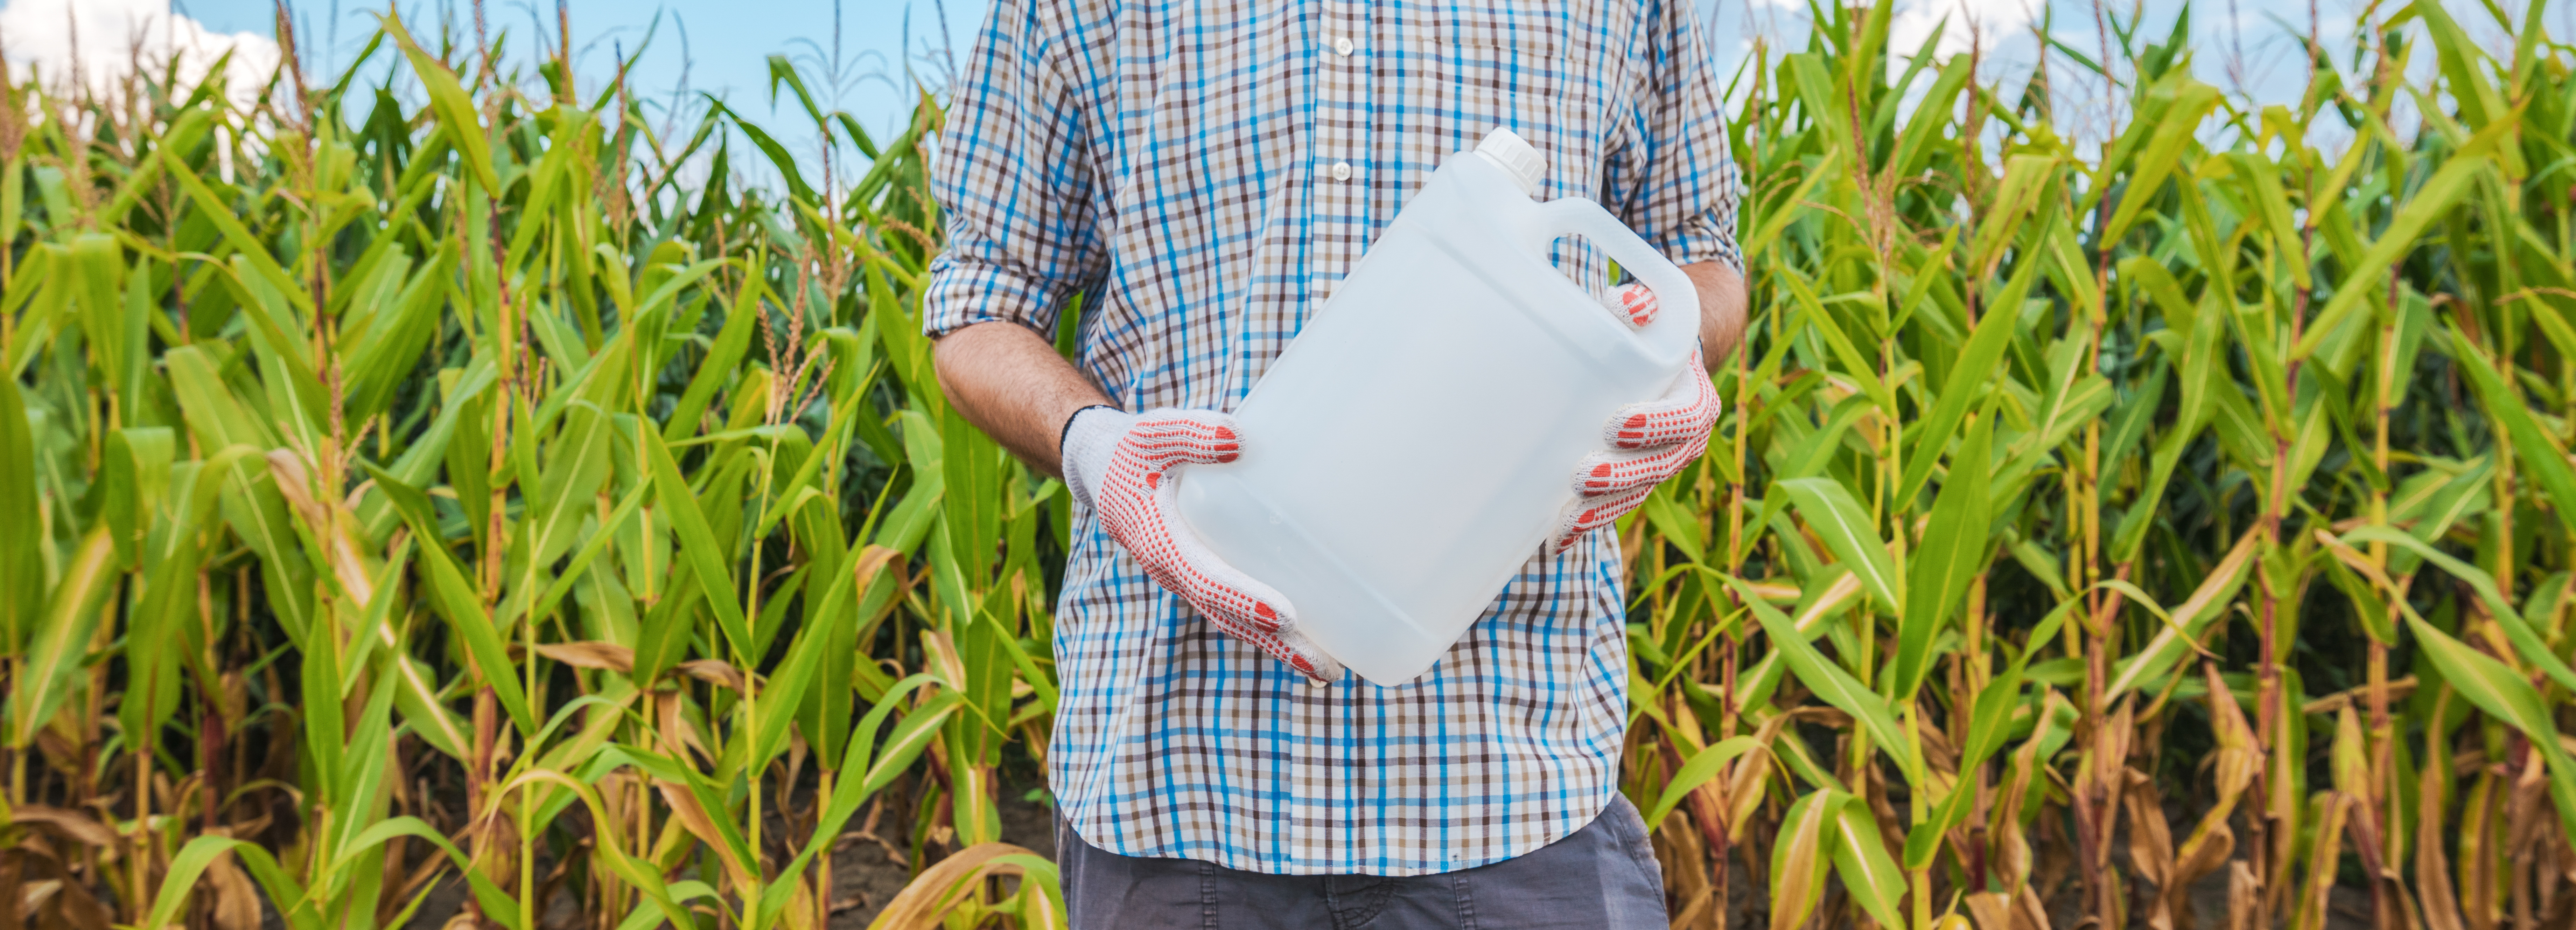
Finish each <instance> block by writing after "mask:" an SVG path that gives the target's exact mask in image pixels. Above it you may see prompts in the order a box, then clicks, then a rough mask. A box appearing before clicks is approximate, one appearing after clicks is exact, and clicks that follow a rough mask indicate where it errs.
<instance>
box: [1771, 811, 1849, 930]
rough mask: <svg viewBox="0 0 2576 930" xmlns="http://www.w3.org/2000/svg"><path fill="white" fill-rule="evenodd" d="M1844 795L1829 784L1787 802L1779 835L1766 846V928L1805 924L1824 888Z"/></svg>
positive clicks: (1773, 929) (1791, 928) (1779, 929)
mask: <svg viewBox="0 0 2576 930" xmlns="http://www.w3.org/2000/svg"><path fill="white" fill-rule="evenodd" d="M1845 797H1847V796H1846V795H1844V794H1842V793H1840V792H1837V791H1834V790H1832V789H1819V790H1817V791H1814V792H1810V793H1809V794H1807V796H1805V797H1802V798H1799V799H1798V800H1796V801H1795V802H1792V803H1791V804H1790V805H1789V810H1788V812H1787V813H1785V814H1783V815H1781V817H1780V833H1779V839H1778V840H1777V841H1775V842H1774V843H1773V844H1772V847H1771V930H1795V928H1797V927H1801V926H1804V925H1805V924H1806V922H1807V917H1808V916H1809V915H1811V914H1813V913H1815V910H1816V902H1817V901H1818V900H1819V899H1821V898H1823V897H1824V894H1825V874H1826V872H1825V870H1826V868H1827V867H1828V866H1829V865H1830V864H1831V863H1832V862H1833V855H1834V842H1835V840H1836V838H1837V832H1838V831H1836V830H1835V829H1834V824H1835V820H1836V814H1838V813H1840V811H1841V808H1842V806H1843V800H1844V798H1845Z"/></svg>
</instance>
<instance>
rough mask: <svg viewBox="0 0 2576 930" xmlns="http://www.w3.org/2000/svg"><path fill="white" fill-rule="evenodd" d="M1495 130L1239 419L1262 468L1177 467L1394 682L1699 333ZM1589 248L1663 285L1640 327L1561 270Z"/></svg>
mask: <svg viewBox="0 0 2576 930" xmlns="http://www.w3.org/2000/svg"><path fill="white" fill-rule="evenodd" d="M1542 171H1543V162H1542V161H1541V159H1540V157H1539V155H1538V153H1537V152H1536V151H1535V150H1533V149H1532V148H1531V147H1530V145H1529V144H1528V143H1527V142H1524V141H1522V140H1521V139H1520V137H1518V136H1516V135H1513V134H1512V133H1511V132H1509V131H1508V130H1502V129H1496V130H1494V131H1493V133H1492V134H1490V135H1488V136H1486V137H1485V140H1484V141H1483V142H1482V143H1480V144H1479V145H1478V146H1477V147H1476V148H1475V149H1474V150H1473V151H1469V152H1460V153H1457V154H1456V155H1453V156H1451V157H1450V158H1449V159H1448V160H1447V161H1446V162H1444V163H1443V164H1442V165H1441V167H1440V168H1439V170H1437V171H1435V172H1433V173H1432V175H1431V178H1430V180H1429V181H1427V182H1425V183H1424V185H1423V187H1422V191H1421V193H1419V194H1416V195H1415V196H1414V198H1413V199H1412V200H1411V201H1410V202H1408V203H1407V204H1405V206H1404V208H1403V209H1402V210H1401V211H1399V212H1398V213H1397V214H1396V217H1395V220H1394V221H1393V222H1391V223H1389V224H1388V225H1387V228H1386V231H1385V232H1384V233H1383V234H1381V235H1379V236H1378V238H1377V241H1376V242H1374V243H1371V244H1370V246H1369V248H1368V251H1367V252H1366V254H1364V255H1363V256H1362V257H1361V259H1360V261H1359V262H1358V263H1357V264H1355V265H1354V266H1353V267H1352V269H1351V271H1350V274H1349V275H1348V276H1347V277H1345V278H1344V279H1343V281H1342V282H1341V284H1340V286H1339V288H1338V289H1337V290H1336V291H1335V292H1334V293H1333V294H1332V295H1331V297H1330V299H1329V300H1328V301H1327V302H1326V303H1325V304H1324V306H1322V307H1321V308H1319V309H1318V310H1317V312H1316V315H1315V316H1314V317H1313V318H1312V319H1309V320H1308V321H1307V322H1306V324H1305V327H1304V328H1303V329H1302V330H1300V331H1299V332H1298V334H1297V338H1296V339H1295V340H1293V341H1291V342H1290V343H1289V345H1288V348H1287V349H1286V350H1285V351H1283V352H1282V353H1281V354H1280V356H1279V358H1278V359H1277V360H1276V361H1275V362H1274V364H1273V365H1272V366H1271V368H1270V370H1269V371H1268V372H1267V373H1265V374H1264V375H1263V377H1262V379H1261V380H1260V382H1258V383H1256V384H1255V385H1254V386H1253V388H1252V391H1251V393H1250V394H1249V395H1247V396H1246V397H1245V399H1244V401H1243V403H1242V405H1241V406H1239V407H1238V408H1236V410H1235V411H1234V415H1235V419H1236V421H1237V423H1238V425H1239V426H1240V428H1241V430H1242V435H1243V454H1242V457H1241V458H1239V459H1237V460H1235V461H1234V462H1232V463H1228V464H1223V465H1191V466H1186V467H1184V468H1181V469H1179V470H1177V471H1175V472H1174V473H1173V476H1172V480H1176V481H1178V482H1179V483H1180V485H1179V487H1178V488H1176V489H1175V493H1176V496H1177V498H1178V500H1179V504H1180V511H1181V516H1182V518H1183V519H1184V520H1185V521H1186V522H1187V523H1188V524H1189V526H1190V528H1191V529H1193V530H1195V531H1196V532H1197V533H1198V534H1199V536H1200V537H1201V538H1203V539H1204V540H1205V541H1206V542H1207V544H1208V547H1209V548H1210V549H1212V550H1214V551H1215V553H1216V554H1217V556H1219V557H1220V558H1223V559H1225V560H1226V561H1227V562H1228V563H1231V564H1232V565H1234V566H1235V567H1236V568H1240V569H1242V570H1243V571H1244V572H1245V573H1246V574H1249V575H1251V576H1252V577H1254V578H1257V579H1260V580H1261V581H1262V582H1264V583H1266V584H1269V585H1270V586H1272V587H1275V588H1277V589H1279V592H1280V593H1281V594H1282V595H1285V596H1286V597H1287V599H1288V603H1289V605H1290V608H1291V609H1292V610H1293V611H1294V612H1295V615H1296V618H1297V622H1298V626H1299V628H1300V629H1302V630H1303V631H1304V632H1305V634H1306V635H1307V636H1308V637H1309V638H1311V639H1312V640H1313V641H1314V642H1315V644H1316V645H1317V646H1319V647H1321V648H1322V649H1323V650H1324V652H1325V653H1327V654H1329V655H1331V656H1332V657H1333V658H1334V659H1336V660H1339V661H1340V662H1341V663H1342V664H1343V665H1344V666H1345V667H1348V668H1349V669H1351V670H1352V671H1353V672H1356V673H1358V674H1359V675H1360V677H1362V678H1365V679H1368V680H1369V681H1371V682H1374V683H1377V684H1380V685H1396V684H1401V683H1403V682H1406V681H1410V680H1412V679H1414V678H1416V677H1419V676H1420V675H1422V673H1423V672H1425V671H1428V670H1429V669H1430V668H1431V666H1432V664H1433V663H1435V662H1437V661H1439V659H1440V656H1441V655H1442V654H1443V653H1445V652H1447V651H1448V650H1449V647H1450V646H1451V645H1453V644H1455V643H1456V642H1457V641H1458V640H1459V638H1460V637H1462V636H1464V635H1466V632H1467V628H1468V627H1469V626H1471V625H1473V624H1474V623H1475V622H1476V618H1477V617H1478V616H1480V615H1482V614H1483V613H1484V611H1485V608H1486V607H1487V606H1488V605H1490V604H1491V603H1493V600H1494V597H1495V595H1497V594H1499V593H1501V591H1502V589H1503V586H1504V584H1505V583H1506V582H1508V581H1510V580H1511V578H1512V576H1513V575H1514V574H1515V573H1517V572H1518V571H1519V569H1520V567H1521V566H1522V565H1523V564H1524V563H1526V562H1527V561H1528V560H1529V559H1530V557H1531V556H1532V555H1535V554H1536V553H1537V552H1538V551H1539V547H1540V546H1541V545H1543V544H1544V543H1545V542H1546V540H1547V536H1548V534H1549V533H1550V532H1551V531H1553V530H1554V529H1555V528H1556V527H1557V526H1558V525H1559V521H1560V520H1561V518H1562V517H1563V515H1564V513H1565V511H1566V509H1567V508H1568V507H1570V506H1572V505H1573V504H1574V502H1575V498H1576V494H1575V491H1574V472H1575V468H1576V466H1577V464H1578V463H1579V462H1580V461H1581V460H1582V459H1583V458H1584V456H1586V455H1588V454H1590V453H1592V452H1594V451H1597V450H1601V449H1603V448H1605V443H1604V441H1603V439H1602V435H1601V433H1602V426H1603V424H1604V423H1606V422H1607V421H1608V420H1609V418H1610V416H1611V415H1612V414H1613V413H1615V412H1616V411H1617V410H1618V409H1619V408H1620V407H1622V406H1624V405H1627V404H1631V403H1636V402H1640V401H1647V400H1653V399H1655V398H1658V397H1661V396H1663V394H1664V392H1665V390H1666V389H1667V388H1668V387H1670V386H1671V385H1672V384H1673V381H1674V378H1675V377H1676V376H1678V375H1680V374H1681V372H1682V368H1683V366H1684V365H1686V364H1687V363H1688V362H1689V358H1690V352H1691V349H1692V348H1693V347H1694V346H1695V345H1696V344H1697V342H1696V340H1697V336H1698V333H1699V302H1698V298H1697V292H1696V291H1694V290H1693V289H1692V285H1691V281H1690V278H1689V277H1688V276H1686V275H1684V274H1683V273H1682V271H1681V269H1679V268H1676V267H1674V266H1673V264H1672V263H1671V262H1669V261H1666V260H1665V259H1664V257H1663V255H1662V254H1660V253H1658V252H1656V251H1655V249H1654V248H1653V247H1652V246H1649V245H1647V244H1646V242H1645V240H1643V239H1640V238H1638V237H1637V235H1636V234H1635V233H1633V232H1631V231H1629V230H1628V228H1627V227H1625V226H1623V225H1621V224H1620V223H1619V221H1618V220H1617V219H1615V218H1613V217H1612V216H1611V215H1610V214H1609V213H1608V212H1607V211H1604V210H1603V209H1602V208H1601V207H1600V205H1599V204H1596V203H1593V202H1592V201H1590V200H1585V199H1582V198H1579V197H1568V198H1564V199H1561V200H1555V201H1550V202H1547V203H1538V202H1536V201H1534V200H1532V199H1531V198H1532V196H1533V195H1534V194H1535V193H1536V191H1537V185H1538V179H1539V177H1540V175H1541V172H1542ZM1577 234H1580V235H1582V236H1584V237H1585V238H1586V239H1588V240H1589V241H1590V242H1591V243H1592V245H1593V246H1594V247H1595V248H1598V249H1600V250H1601V251H1603V252H1606V253H1608V254H1609V256H1610V257H1611V258H1613V259H1615V260H1617V261H1618V263H1619V265H1620V267H1622V268H1624V269H1626V270H1627V271H1628V272H1629V273H1631V274H1633V275H1635V276H1636V277H1637V279H1638V280H1639V281H1642V282H1643V283H1644V284H1645V285H1646V286H1647V287H1648V288H1649V289H1651V290H1653V291H1654V293H1655V297H1656V300H1657V302H1658V303H1659V304H1660V306H1661V308H1662V309H1661V312H1660V313H1659V314H1658V315H1657V316H1656V318H1655V320H1654V322H1653V323H1651V324H1649V325H1647V326H1645V327H1643V328H1638V327H1634V326H1631V325H1629V324H1628V322H1627V320H1626V318H1625V316H1624V315H1622V314H1618V313H1614V312H1612V311H1610V310H1609V309H1607V308H1605V307H1603V306H1602V304H1601V302H1600V300H1599V299H1597V298H1596V297H1594V296H1593V295H1592V294H1591V293H1590V292H1588V291H1586V290H1585V289H1584V288H1582V287H1580V286H1578V285H1576V284H1575V283H1574V282H1573V281H1572V280H1569V279H1568V278H1566V276H1565V275H1564V274H1563V273H1562V272H1560V271H1558V270H1557V269H1556V267H1555V266H1554V265H1553V264H1551V263H1550V261H1549V259H1548V254H1549V248H1550V246H1551V244H1553V243H1554V242H1556V241H1557V240H1558V239H1561V238H1564V237H1566V236H1570V235H1577Z"/></svg>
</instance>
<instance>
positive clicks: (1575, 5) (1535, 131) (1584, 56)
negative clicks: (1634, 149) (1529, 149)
mask: <svg viewBox="0 0 2576 930" xmlns="http://www.w3.org/2000/svg"><path fill="white" fill-rule="evenodd" d="M1604 12H1605V11H1604V10H1602V9H1601V8H1600V6H1599V5H1598V4H1597V3H1596V2H1586V0H1573V2H1541V0H1494V2H1489V3H1485V4H1456V5H1449V4H1442V5H1436V6H1430V7H1427V8H1421V9H1420V11H1419V12H1414V13H1412V14H1411V15H1408V16H1407V17H1406V18H1405V19H1404V20H1403V21H1402V22H1400V23H1399V24H1397V29H1396V31H1397V33H1398V40H1399V41H1400V42H1401V43H1402V44H1403V47H1404V54H1405V63H1404V64H1405V66H1406V67H1407V68H1408V69H1409V70H1411V71H1412V72H1413V74H1412V75H1410V76H1408V77H1407V80H1408V81H1411V82H1418V83H1416V84H1415V85H1414V86H1413V87H1412V88H1410V90H1411V93H1409V94H1408V96H1409V97H1411V98H1412V99H1411V100H1409V101H1408V103H1411V104H1413V106H1408V107H1406V108H1405V112H1407V114H1408V115H1409V117H1410V119H1409V120H1408V121H1409V122H1412V123H1413V125H1410V126H1406V127H1405V129H1406V135H1407V137H1408V142H1410V143H1412V144H1413V145H1415V146H1418V147H1419V151H1417V152H1416V153H1413V154H1415V155H1416V157H1417V158H1418V159H1420V160H1421V161H1422V162H1423V163H1427V164H1429V165H1434V166H1436V165H1437V164H1438V163H1439V162H1440V161H1442V160H1444V159H1445V158H1446V157H1447V156H1448V155H1449V154H1450V153H1453V152H1459V151H1464V150H1467V149H1471V148H1474V147H1475V145H1476V143H1477V142H1478V141H1479V140H1481V139H1483V138H1484V136H1485V134H1486V133H1488V132H1491V131H1493V130H1494V129H1495V128H1497V127H1500V128H1505V129H1509V130H1511V131H1512V132H1514V133H1516V134H1518V135H1519V136H1520V137H1521V138H1522V139H1524V140H1527V141H1528V142H1529V143H1530V145H1531V146H1533V147H1535V148H1537V149H1538V151H1539V154H1540V155H1542V156H1544V157H1545V158H1546V159H1547V173H1546V176H1545V177H1544V179H1543V180H1542V181H1541V182H1540V185H1539V192H1538V196H1539V199H1541V200H1552V199H1555V198H1558V197H1565V196H1592V195H1593V193H1594V192H1595V191H1596V190H1598V189H1599V187H1600V181H1601V171H1600V162H1601V141H1600V140H1601V137H1602V132H1601V127H1602V126H1603V125H1605V124H1604V122H1603V113H1602V107H1601V105H1600V104H1601V100H1602V90H1603V86H1604V85H1603V80H1602V77H1601V62H1600V60H1599V57H1598V56H1597V55H1593V54H1590V52H1589V50H1591V49H1594V48H1596V47H1597V46H1599V45H1600V44H1601V41H1600V38H1599V34H1600V31H1601V29H1602V27H1603V25H1604V23H1603V22H1601V19H1600V18H1601V16H1602V15H1603V13H1604Z"/></svg>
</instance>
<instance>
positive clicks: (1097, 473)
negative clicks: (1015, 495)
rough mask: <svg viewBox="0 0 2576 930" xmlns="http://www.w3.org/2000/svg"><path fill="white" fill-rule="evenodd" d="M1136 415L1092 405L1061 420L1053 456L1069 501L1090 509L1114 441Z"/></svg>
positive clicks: (1103, 405)
mask: <svg viewBox="0 0 2576 930" xmlns="http://www.w3.org/2000/svg"><path fill="white" fill-rule="evenodd" d="M1135 420H1136V416H1135V415H1134V414H1131V413H1127V412H1125V411H1121V410H1119V409H1118V408H1116V407H1112V406H1109V405H1108V404H1092V405H1091V406H1088V407H1083V408H1081V409H1079V410H1075V411H1074V412H1073V415H1072V416H1069V417H1066V418H1065V420H1064V428H1063V430H1062V431H1061V432H1060V434H1059V435H1058V438H1057V442H1056V456H1057V460H1058V462H1059V463H1060V465H1061V467H1062V469H1063V472H1064V486H1065V488H1066V490H1069V491H1071V492H1073V499H1074V500H1076V501H1079V502H1081V503H1082V505H1083V506H1085V507H1089V506H1092V495H1093V493H1094V492H1095V491H1096V490H1097V489H1098V488H1099V487H1100V481H1101V477H1102V476H1103V475H1104V474H1106V473H1107V472H1108V470H1109V456H1110V453H1111V452H1114V451H1116V450H1117V448H1118V441H1119V440H1120V439H1123V438H1125V437H1126V435H1127V430H1128V428H1129V427H1130V426H1133V425H1134V424H1135Z"/></svg>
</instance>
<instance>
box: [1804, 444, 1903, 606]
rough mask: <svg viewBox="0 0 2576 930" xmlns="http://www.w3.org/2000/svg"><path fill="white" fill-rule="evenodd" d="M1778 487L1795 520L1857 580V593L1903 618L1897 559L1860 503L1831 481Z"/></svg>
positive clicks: (1825, 480) (1901, 589)
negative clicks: (1795, 512) (1793, 506)
mask: <svg viewBox="0 0 2576 930" xmlns="http://www.w3.org/2000/svg"><path fill="white" fill-rule="evenodd" d="M1778 487H1779V489H1780V490H1781V491H1782V492H1784V493H1786V494H1788V495H1789V499H1790V501H1791V502H1793V503H1795V504H1796V505H1797V507H1798V515H1799V516H1800V517H1803V518H1805V519H1806V521H1807V525H1808V526H1809V527H1810V528H1812V529H1814V530H1815V532H1816V535H1817V536H1818V537H1821V538H1823V539H1824V541H1825V547H1826V548H1829V549H1832V550H1833V552H1834V557H1835V558H1838V559H1841V560H1842V563H1843V564H1844V565H1846V566H1849V567H1850V568H1851V571H1852V574H1854V575H1857V576H1859V577H1860V583H1861V589H1862V590H1865V591H1868V592H1869V595H1870V598H1871V599H1873V600H1876V601H1877V602H1878V605H1879V607H1880V608H1881V609H1883V610H1886V611H1887V612H1889V613H1892V614H1897V615H1900V616H1901V615H1903V614H1904V612H1905V580H1904V576H1902V575H1899V574H1897V573H1896V565H1895V560H1894V559H1892V558H1891V557H1889V556H1888V554H1887V543H1886V541H1885V540H1882V539H1880V538H1879V537H1878V530H1877V529H1876V528H1875V527H1874V526H1873V525H1872V521H1871V520H1870V518H1869V511H1868V510H1867V509H1865V508H1863V507H1861V505H1860V501H1858V500H1855V499H1854V498H1853V497H1852V494H1851V492H1850V491H1849V490H1846V489H1844V487H1843V486H1842V484H1841V483H1840V482H1837V481H1835V480H1833V479H1831V478H1799V479H1796V480H1792V481H1783V482H1780V483H1779V485H1778Z"/></svg>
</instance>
